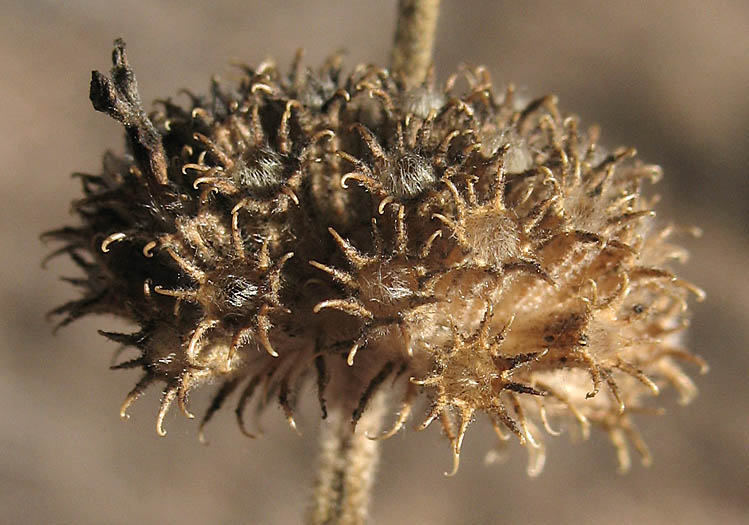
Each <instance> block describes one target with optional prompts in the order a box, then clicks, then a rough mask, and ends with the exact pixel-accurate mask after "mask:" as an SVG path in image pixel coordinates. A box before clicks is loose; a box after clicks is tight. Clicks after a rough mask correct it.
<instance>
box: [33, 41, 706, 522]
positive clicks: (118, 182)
mask: <svg viewBox="0 0 749 525" xmlns="http://www.w3.org/2000/svg"><path fill="white" fill-rule="evenodd" d="M113 62H114V66H113V68H112V73H111V78H109V77H106V76H104V75H102V74H101V73H98V72H95V73H94V74H93V77H92V82H91V100H92V102H93V104H94V107H95V108H96V109H97V110H99V111H102V112H104V113H106V114H108V115H110V116H111V117H113V118H114V119H116V120H118V121H120V122H121V123H122V124H123V125H124V127H125V130H126V132H127V137H128V148H129V149H128V154H127V155H125V156H122V157H117V156H113V155H107V156H106V157H105V159H104V166H103V169H102V172H101V173H100V174H97V175H80V179H81V182H82V185H83V192H84V197H83V198H82V199H80V200H79V201H77V202H75V203H74V209H75V212H76V214H77V216H78V224H77V225H76V226H69V227H64V228H61V229H59V230H55V231H52V232H49V233H48V234H46V236H47V237H48V238H50V239H54V240H56V241H60V242H62V243H64V246H63V248H61V249H60V250H58V253H66V254H68V255H70V256H71V257H72V259H73V260H74V261H75V262H76V263H77V264H78V266H80V267H81V269H82V270H83V272H84V275H83V277H81V278H77V279H74V280H72V282H73V284H75V285H77V286H79V287H80V288H81V289H82V296H81V298H79V299H77V300H73V301H71V302H68V303H66V304H64V305H62V306H61V307H59V308H57V309H56V310H55V311H54V312H53V313H54V314H55V315H57V316H60V318H61V320H60V325H65V324H67V323H69V322H71V321H73V320H75V319H78V318H80V317H82V316H85V315H89V314H114V315H115V316H118V317H120V318H123V319H126V320H129V321H131V322H133V323H134V324H135V325H137V326H138V329H137V331H135V332H134V333H131V334H115V333H105V332H102V334H103V335H105V336H106V337H108V338H110V339H112V340H114V341H116V342H118V343H121V344H124V345H128V346H132V347H135V348H137V349H138V350H139V351H140V355H139V356H138V357H137V358H136V359H134V360H131V361H128V362H125V363H121V364H119V365H116V366H114V367H113V368H120V369H125V368H127V369H129V368H140V369H142V371H143V374H142V376H141V378H140V379H139V381H138V383H137V385H136V386H135V388H134V389H133V390H132V391H131V392H130V393H129V394H128V396H127V398H126V401H125V402H124V404H123V406H122V412H121V413H122V415H123V417H126V415H127V408H128V407H129V406H130V404H131V403H132V402H133V401H135V399H136V398H138V397H140V396H141V395H142V394H143V393H144V391H145V390H146V389H147V388H148V387H149V386H150V385H152V384H154V383H160V384H163V385H164V386H163V395H162V401H161V406H160V409H159V411H158V418H157V431H158V433H159V434H160V435H164V434H165V433H166V431H165V430H164V428H163V421H164V417H165V415H166V413H167V412H168V411H169V410H170V408H171V406H172V405H173V404H174V402H175V401H176V403H177V405H178V406H179V408H180V409H181V410H182V412H183V413H184V414H185V415H187V416H188V417H192V414H191V413H190V411H189V408H188V406H189V403H188V398H189V394H190V392H191V391H192V390H193V389H195V388H198V387H200V386H203V385H207V384H217V385H218V390H217V393H216V395H215V398H214V399H213V402H212V403H211V405H210V407H209V408H208V411H207V412H206V414H205V415H204V417H203V419H202V423H201V425H200V434H201V439H202V436H203V427H204V425H205V424H206V423H207V422H208V421H209V420H210V419H211V418H212V417H213V415H214V414H215V413H216V412H217V411H218V410H219V409H220V408H221V407H222V406H223V405H224V404H225V402H226V401H227V400H228V399H229V398H230V396H232V395H233V394H234V393H235V392H237V391H238V392H239V394H238V398H237V399H238V400H237V404H236V407H237V408H236V414H237V419H238V422H239V424H240V428H241V429H242V431H243V432H244V433H246V434H247V435H248V436H250V437H252V435H253V432H252V431H250V430H247V429H246V428H245V424H244V418H245V409H246V408H247V404H248V403H251V402H252V401H253V400H254V401H256V402H257V405H258V408H257V410H262V409H263V408H264V407H265V406H266V405H267V404H268V403H269V401H270V400H272V399H273V398H275V399H276V400H277V401H278V403H279V404H280V406H281V407H282V409H283V413H284V415H285V417H286V418H287V420H288V422H289V424H290V426H291V427H292V428H294V429H296V421H295V405H296V400H297V397H298V393H299V392H300V388H301V386H302V385H304V384H305V382H308V383H313V384H315V385H316V386H317V390H318V393H317V397H318V400H319V403H320V408H321V414H322V417H323V418H325V417H327V414H328V412H329V411H330V410H334V411H335V412H336V414H338V413H345V414H348V416H347V417H350V424H351V425H352V426H355V425H356V424H357V422H358V421H359V419H360V418H361V417H362V416H363V415H366V414H367V411H368V410H370V408H369V406H370V404H373V403H374V402H375V401H376V403H375V404H377V403H380V401H379V397H380V394H382V393H384V392H385V391H386V390H389V389H390V388H391V386H390V385H392V384H395V385H398V386H399V387H400V388H402V390H403V394H402V399H401V398H399V397H394V398H393V399H392V401H394V402H395V404H393V405H392V407H391V411H392V413H393V421H394V422H393V423H392V426H391V427H390V430H387V431H384V433H382V434H378V433H376V432H375V433H374V434H372V433H371V432H370V434H369V436H368V437H370V438H372V440H375V439H377V438H378V437H390V436H392V435H394V434H395V433H397V432H398V431H399V430H400V429H401V428H402V427H404V426H405V425H406V423H407V420H408V418H409V416H410V415H412V414H416V416H417V417H418V419H417V425H418V428H426V427H428V426H429V425H430V424H431V423H432V422H434V421H437V422H438V423H439V425H441V427H442V430H443V432H444V434H445V436H446V437H447V439H448V440H449V442H450V446H451V449H452V452H453V457H454V465H453V468H452V472H451V473H454V472H456V471H457V469H458V465H459V458H460V451H461V445H462V442H463V438H464V436H465V433H466V431H467V429H468V427H469V425H470V423H471V421H473V419H474V418H476V417H487V418H488V419H489V420H490V421H491V422H492V424H493V426H494V427H495V429H496V431H497V433H498V435H499V436H501V437H502V439H504V438H506V437H508V436H510V435H514V436H515V437H516V438H517V440H519V442H520V443H522V444H523V445H525V446H526V447H527V448H528V449H529V451H530V452H531V453H530V457H531V462H530V464H529V467H528V471H529V473H530V474H537V473H538V472H540V470H541V468H542V467H543V464H544V459H545V458H544V451H545V447H544V443H543V441H544V434H549V435H556V434H558V433H559V431H560V430H561V429H562V428H564V427H569V426H580V427H581V428H582V431H583V434H584V435H587V432H588V427H589V426H591V425H593V426H597V427H599V428H601V429H603V430H604V431H605V432H607V433H608V435H609V436H610V438H611V441H612V443H613V444H614V445H615V447H616V449H617V454H618V457H619V462H620V466H621V468H622V469H626V468H627V467H628V466H629V463H630V459H629V453H628V443H629V444H631V445H633V446H634V447H635V449H636V450H637V451H638V452H639V453H640V455H641V456H642V459H643V462H648V461H649V460H650V456H649V453H648V451H647V448H646V447H645V445H644V443H643V442H642V440H641V438H640V437H639V434H638V433H637V430H636V428H635V426H634V423H633V421H632V415H633V414H635V413H638V412H642V411H646V410H648V406H650V401H651V398H652V397H654V396H657V395H658V393H659V392H660V391H661V390H662V389H663V388H664V387H667V386H669V385H671V386H674V387H675V388H676V390H677V391H678V393H679V394H680V396H681V399H682V400H683V401H684V402H687V401H689V400H690V399H691V398H692V397H693V396H694V391H695V389H694V385H693V383H692V381H691V379H690V378H689V376H688V375H686V373H685V372H684V371H683V369H682V367H683V366H684V365H686V366H691V365H694V364H696V365H698V367H699V368H702V369H705V368H706V365H705V364H704V362H702V360H701V359H699V358H698V357H696V356H694V355H693V354H691V353H689V352H688V351H687V350H686V349H685V348H683V347H681V346H680V335H681V332H682V331H683V330H684V329H685V328H686V326H687V323H688V308H687V301H688V299H689V296H690V295H695V296H696V298H697V299H702V297H703V293H702V292H701V291H700V290H699V289H698V288H696V287H695V286H693V285H691V284H689V283H687V282H685V281H683V280H681V279H679V278H678V277H677V276H676V275H675V274H674V273H673V272H672V270H671V264H672V262H673V261H674V260H677V261H679V260H683V258H684V255H685V254H684V251H683V249H681V248H680V247H678V246H676V245H674V244H672V241H671V237H672V236H673V235H674V234H675V233H676V232H677V231H678V230H677V229H676V228H675V227H673V226H670V225H666V226H662V225H659V224H658V222H657V221H656V220H655V219H654V218H653V215H654V213H653V211H652V201H651V200H649V199H648V198H646V197H645V196H643V193H642V187H643V185H645V184H647V183H650V182H653V181H655V180H656V179H657V178H659V177H660V170H659V169H658V168H657V167H655V166H651V165H645V164H643V163H641V162H639V161H636V160H634V159H633V157H634V154H635V152H634V151H633V150H632V149H626V148H622V149H616V150H613V151H608V150H606V149H604V148H603V147H602V146H600V145H599V143H598V132H597V130H596V129H595V128H593V129H591V130H589V131H587V132H582V131H580V130H579V123H578V120H577V118H576V117H574V116H564V115H563V114H562V113H561V112H560V111H559V109H558V108H557V102H556V100H555V98H554V97H542V98H539V99H537V100H534V101H531V102H530V103H523V102H519V101H517V100H516V99H515V97H514V94H513V90H512V89H511V88H510V89H507V90H505V91H504V92H497V91H495V89H494V87H493V84H492V81H491V79H490V78H489V75H488V74H487V72H486V70H485V69H483V68H475V69H468V68H467V69H464V70H462V71H461V72H460V73H458V74H456V75H454V76H452V77H450V78H449V79H448V81H447V82H446V84H445V86H444V87H441V86H439V85H438V84H437V82H436V81H435V80H434V78H433V75H431V74H429V75H427V78H426V80H424V81H423V82H422V83H420V84H418V85H416V86H410V87H407V86H406V84H405V83H403V82H401V79H400V78H399V77H398V76H397V75H396V76H391V74H390V73H389V72H388V71H387V70H384V69H380V68H377V67H374V66H364V65H359V66H356V67H355V68H353V70H352V71H351V72H349V73H344V69H343V68H342V66H341V63H340V60H339V58H338V57H333V58H331V59H330V60H328V62H326V63H325V64H324V65H323V66H322V67H321V68H320V69H318V70H312V69H308V68H306V67H304V66H303V65H302V62H301V56H299V57H297V59H296V60H295V62H294V64H293V66H292V68H291V71H290V72H289V73H284V72H282V71H279V70H278V69H277V68H276V67H275V66H274V65H272V64H271V63H264V64H261V65H260V66H259V67H257V68H252V67H245V68H243V76H242V78H241V80H240V81H239V82H238V83H237V84H236V85H231V86H226V85H223V84H221V83H219V82H214V83H213V84H212V86H211V90H210V92H209V93H208V94H207V95H202V96H197V95H189V101H188V104H187V106H183V105H180V104H178V103H176V102H173V101H172V100H170V99H168V100H164V101H160V102H159V109H158V110H157V111H155V112H154V113H152V114H150V115H146V113H145V112H144V110H143V107H142V105H141V102H140V98H139V96H138V92H137V85H136V81H135V76H134V73H133V70H132V69H131V67H130V64H129V62H128V60H127V56H126V54H125V45H124V43H122V42H121V41H117V42H116V43H115V51H114V54H113ZM459 86H464V87H463V88H459ZM420 400H426V403H427V406H428V410H427V412H426V413H425V414H424V413H421V412H419V411H420V410H422V408H421V407H422V404H421V403H420ZM396 411H397V412H396ZM337 424H340V422H339V423H337ZM341 446H343V445H341ZM321 497H322V496H321ZM323 511H325V509H323V510H321V511H320V512H323Z"/></svg>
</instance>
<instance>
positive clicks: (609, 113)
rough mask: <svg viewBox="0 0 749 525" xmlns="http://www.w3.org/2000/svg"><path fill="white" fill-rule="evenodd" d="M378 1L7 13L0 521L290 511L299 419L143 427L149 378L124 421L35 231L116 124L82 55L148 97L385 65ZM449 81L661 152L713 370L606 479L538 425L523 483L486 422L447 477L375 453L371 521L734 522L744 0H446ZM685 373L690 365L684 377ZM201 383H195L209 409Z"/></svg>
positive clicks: (741, 400) (737, 501)
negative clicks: (483, 76)
mask: <svg viewBox="0 0 749 525" xmlns="http://www.w3.org/2000/svg"><path fill="white" fill-rule="evenodd" d="M394 17H395V1H394V0H390V1H386V2H368V3H365V2H333V1H324V2H276V3H274V2H261V1H253V0H244V1H239V0H221V1H215V2H210V3H208V2H206V3H205V4H204V5H202V6H190V7H188V6H187V4H186V3H183V2H177V1H171V0H159V1H151V2H136V1H133V0H121V1H118V2H104V1H101V2H100V1H95V0H69V1H66V2H55V1H40V0H37V1H29V2H20V1H17V2H12V1H11V2H3V7H2V21H0V65H1V66H2V67H1V69H0V71H2V73H0V116H1V118H0V126H2V128H1V130H2V132H1V136H2V140H1V141H0V148H1V149H0V158H2V164H0V166H1V168H0V177H1V179H0V180H1V181H2V188H3V189H4V191H5V197H4V198H3V202H2V206H1V207H0V210H1V211H0V214H1V215H0V216H1V217H2V222H1V225H2V226H1V227H0V234H1V235H2V266H1V268H2V273H1V274H0V287H1V289H2V304H1V305H0V307H1V308H2V323H1V324H0V337H2V341H1V343H0V358H1V359H2V365H0V414H1V415H2V416H1V417H2V424H1V425H0V509H1V510H0V513H1V514H0V516H2V517H1V518H0V521H3V522H5V523H157V522H158V523H180V524H182V525H187V524H192V523H227V524H229V523H239V522H244V523H272V524H274V523H280V524H286V523H297V522H299V520H300V517H301V515H302V512H303V510H304V508H305V505H306V502H307V499H308V491H309V487H310V484H311V479H312V477H313V468H314V456H315V454H314V452H315V438H316V433H317V429H316V426H317V425H316V414H317V412H316V410H315V407H314V406H313V404H312V403H311V402H310V403H308V406H307V408H308V410H303V412H306V417H302V421H301V428H302V430H303V432H304V437H303V438H298V437H297V436H296V435H294V434H293V433H292V432H291V431H290V430H289V429H288V428H287V427H286V424H285V422H284V421H283V418H282V417H281V416H280V412H279V411H278V410H270V411H269V412H268V413H267V414H266V416H265V417H264V422H265V431H266V432H265V435H264V436H263V437H262V438H261V439H258V440H255V441H250V440H248V439H246V438H243V437H242V436H241V435H240V433H239V432H238V431H237V429H236V428H235V426H234V422H233V414H231V412H230V411H225V412H224V413H219V415H218V416H217V417H216V420H215V422H214V424H212V425H211V426H209V427H208V435H209V438H210V440H211V446H208V447H204V446H201V445H200V444H199V443H198V440H197V425H196V423H195V422H193V421H186V420H184V418H182V417H181V416H178V415H177V414H176V412H177V411H174V413H173V414H170V416H169V417H168V421H167V429H168V430H169V435H168V436H167V437H166V438H163V439H160V438H158V437H157V436H156V434H155V432H154V428H153V427H154V417H155V412H156V408H157V399H158V395H157V393H156V391H150V392H149V394H148V395H146V396H145V398H144V399H143V400H142V401H140V402H139V403H137V404H136V405H135V407H134V408H133V409H132V411H131V413H132V418H131V419H130V420H129V421H121V420H120V419H119V417H118V414H117V411H118V407H119V405H120V402H121V400H122V399H123V397H124V395H125V393H126V392H127V390H129V389H130V388H131V386H132V384H133V383H134V381H135V379H136V377H137V376H136V372H111V371H109V370H108V369H107V367H108V366H109V364H110V360H111V356H112V352H113V350H114V349H115V345H114V344H112V343H109V342H107V341H105V340H104V339H103V338H101V337H99V336H98V335H96V328H110V329H112V328H117V325H116V324H115V323H114V322H113V321H110V320H107V319H105V320H101V319H97V320H86V321H83V322H79V323H77V324H75V325H74V326H72V327H70V328H68V329H65V330H62V331H61V332H60V333H59V334H58V335H57V336H56V337H53V336H52V335H51V333H50V331H51V326H50V325H49V324H48V323H46V322H45V320H44V316H43V314H44V312H46V311H48V310H50V309H51V308H53V307H54V306H56V305H58V304H60V303H61V302H63V301H65V300H67V299H69V298H71V297H72V296H73V294H74V293H75V292H74V290H72V289H71V288H70V287H69V286H67V285H66V284H64V283H61V282H60V281H59V280H58V279H57V276H58V275H59V274H60V273H66V274H67V275H70V274H72V273H74V272H73V269H72V267H71V265H70V264H69V263H67V262H63V261H62V260H57V261H55V262H54V263H53V264H52V269H51V270H48V271H42V270H41V269H40V267H39V261H40V260H41V258H42V256H43V255H44V254H45V253H47V252H48V250H49V249H50V248H49V247H44V246H42V245H41V243H40V242H39V240H38V236H39V233H40V232H41V231H43V230H46V229H50V228H53V227H57V226H60V225H62V224H63V223H65V222H69V221H70V220H71V219H70V216H69V215H68V210H69V203H70V201H71V199H73V198H75V197H77V196H78V195H79V187H78V183H77V181H73V180H71V179H70V176H69V174H70V173H71V172H73V171H84V172H91V173H96V172H97V171H98V169H99V165H100V164H99V163H100V158H101V154H102V152H103V151H104V150H105V149H106V148H112V149H113V150H115V151H122V148H123V134H122V131H121V129H120V128H119V126H118V125H117V124H116V123H115V122H113V121H112V120H111V119H108V118H107V117H105V116H103V115H101V114H98V113H95V112H94V111H93V110H92V108H91V106H90V103H89V101H88V81H89V75H90V70H91V69H93V68H97V69H101V70H108V69H109V66H110V62H109V55H110V50H111V43H112V40H113V39H114V38H116V37H119V36H122V37H123V38H124V39H125V40H126V41H127V43H128V45H129V55H130V59H131V62H132V63H133V65H134V68H135V71H136V73H137V75H138V80H139V81H140V86H141V94H142V96H143V99H144V100H145V101H150V100H153V99H154V98H157V97H159V96H167V95H172V94H175V93H176V91H177V90H178V89H179V88H181V87H187V88H190V89H192V90H193V91H198V92H199V91H203V90H205V89H207V87H208V79H209V76H210V75H211V74H212V73H229V74H231V73H230V72H231V70H230V68H228V67H227V64H228V63H229V62H230V61H231V60H243V61H245V62H247V63H250V64H257V63H259V62H260V61H261V60H262V59H264V58H265V57H267V56H271V55H272V56H273V57H275V58H276V60H277V61H278V62H279V64H287V63H288V62H289V61H290V60H291V58H292V56H293V53H294V50H295V49H296V48H297V47H299V46H303V47H305V48H306V49H307V51H308V54H307V60H308V63H311V64H316V63H318V62H319V61H320V60H322V58H323V57H324V56H325V55H326V54H327V53H329V52H331V51H334V50H336V49H339V48H343V49H345V50H347V51H348V59H347V63H348V64H349V65H353V64H354V63H356V62H359V61H367V62H378V63H385V62H386V61H387V58H388V52H389V43H390V39H391V36H392V33H393V31H394V27H395V26H394ZM436 57H437V58H436V61H437V67H438V73H439V75H440V76H441V78H443V79H444V78H445V77H446V76H447V75H448V74H449V73H450V72H452V71H453V70H454V69H455V68H456V67H457V66H458V64H459V63H460V62H462V61H470V62H472V63H477V64H478V63H483V64H486V65H487V66H488V68H489V70H490V71H491V72H492V74H493V76H494V79H495V82H496V83H497V84H500V85H501V84H504V83H506V82H510V81H511V82H514V83H516V85H518V86H519V87H520V88H522V89H525V90H526V92H527V93H528V94H529V95H531V96H537V95H542V94H546V93H549V92H553V93H556V94H558V95H559V98H560V104H561V107H562V109H563V110H566V111H570V112H575V113H578V114H579V115H581V117H582V119H583V122H584V123H594V122H596V123H599V124H600V125H601V127H602V129H603V137H602V139H603V142H604V143H606V144H608V145H610V146H618V145H632V146H635V147H636V148H637V149H638V150H639V152H640V156H641V158H642V159H644V160H646V161H648V162H656V163H660V164H661V165H662V166H663V167H664V170H665V174H666V176H665V179H664V181H663V182H661V183H660V184H659V185H658V186H657V188H655V190H657V191H658V192H659V193H661V194H662V195H663V201H662V203H661V205H660V206H659V208H658V211H659V215H660V216H661V217H664V218H668V219H675V220H677V221H678V222H679V223H681V224H686V225H690V224H698V225H700V226H702V227H703V229H704V232H705V234H704V236H703V238H702V239H699V240H686V241H685V244H687V245H688V246H689V248H690V249H691V252H692V254H693V257H692V259H691V261H690V262H689V264H688V265H687V266H686V267H685V268H683V269H680V273H681V274H682V275H684V276H686V277H687V278H689V279H691V280H692V281H694V282H696V283H698V284H699V285H701V286H703V287H704V288H705V289H706V290H707V292H708V300H707V301H706V302H705V303H703V304H701V305H696V306H695V308H694V322H693V327H692V329H691V332H690V334H689V339H690V346H691V347H692V348H693V349H695V351H696V352H697V353H699V354H701V355H703V356H704V357H705V358H706V359H707V360H708V361H709V362H710V364H711V366H712V370H711V372H710V374H708V375H706V376H703V377H699V376H698V377H697V378H696V381H697V384H698V386H699V388H700V390H701V394H700V396H699V397H698V398H697V400H696V401H695V402H694V403H693V404H692V405H691V406H688V407H680V406H678V405H677V404H676V402H675V398H674V396H673V395H672V394H671V393H667V394H665V395H664V396H662V397H663V399H662V402H663V405H664V406H665V407H666V408H667V410H668V414H667V415H666V416H663V417H660V418H647V417H645V418H641V419H640V420H639V423H640V426H641V428H642V430H643V434H644V436H645V438H646V440H647V442H648V443H649V444H650V445H651V447H652V449H653V453H654V456H655V463H654V465H653V466H652V467H650V468H647V469H646V468H643V467H641V466H640V465H639V464H637V463H636V464H635V465H634V467H633V470H632V471H631V472H630V473H629V474H627V475H624V476H620V475H618V474H617V473H616V461H615V455H614V451H613V449H612V447H611V446H610V445H609V444H608V442H607V440H606V439H605V438H604V437H603V436H602V435H600V434H598V433H594V435H593V436H592V438H591V440H590V441H589V442H587V443H582V444H580V443H578V444H571V443H570V442H569V440H568V439H567V437H564V436H562V437H559V438H549V439H548V443H549V457H548V460H547V465H546V470H545V471H544V473H543V474H542V475H541V477H539V478H537V479H529V478H528V477H527V476H526V475H525V461H526V455H525V452H524V451H523V450H521V449H520V448H519V447H518V446H513V448H512V451H511V452H512V454H511V457H510V459H509V461H507V462H506V463H504V464H501V465H494V466H485V465H484V464H483V457H484V454H485V452H486V451H487V450H489V449H490V447H491V446H492V437H493V436H492V434H491V432H490V431H489V429H488V428H487V425H484V424H481V423H478V424H475V425H474V427H472V428H471V430H470V431H469V433H468V436H467V438H466V443H465V447H464V451H465V452H464V454H463V462H462V466H461V470H460V472H459V473H458V475H457V477H456V478H446V477H444V476H443V474H442V473H443V471H444V470H446V469H447V468H448V467H449V464H450V461H451V459H450V453H449V450H448V446H447V443H446V442H445V441H444V440H443V439H442V438H441V437H440V436H439V432H438V431H437V429H436V428H433V429H430V430H429V431H427V432H424V433H415V432H411V431H409V432H402V433H400V434H398V435H397V436H395V437H394V438H393V439H391V440H389V441H388V442H386V443H385V445H384V450H383V460H382V467H381V472H380V476H379V481H378V483H377V487H376V493H375V499H374V506H373V519H374V521H375V522H377V523H381V524H384V523H433V524H437V523H505V522H519V521H522V522H528V523H546V522H555V523H575V524H581V523H739V522H743V523H747V522H749V502H748V498H749V468H748V467H749V417H748V416H747V414H748V413H749V411H748V409H749V387H748V386H747V385H749V381H747V379H748V377H747V372H748V371H749V353H748V352H747V342H748V341H749V337H748V335H749V323H748V322H747V321H749V315H748V314H747V308H749V279H747V277H746V274H745V273H744V272H745V271H746V270H747V264H748V263H749V242H748V241H749V235H747V227H749V206H748V205H747V186H748V185H747V182H746V181H747V175H748V174H747V167H746V166H747V160H749V158H747V157H748V155H747V151H749V125H748V124H747V122H749V99H748V98H747V92H748V89H749V4H747V2H745V1H741V0H735V1H732V0H715V1H712V2H702V1H697V0H679V1H677V0H671V1H664V2H651V1H639V0H636V1H628V2H594V1H582V0H574V1H567V2H540V1H524V2H492V1H483V2H460V1H458V0H452V1H447V0H445V1H444V6H443V11H442V15H441V19H440V24H439V30H438V40H437V48H436ZM695 374H696V372H695ZM206 396H207V394H206V393H203V395H200V394H198V395H196V396H194V397H195V400H194V402H195V404H196V407H197V408H199V407H205V404H206V401H207V398H206Z"/></svg>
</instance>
